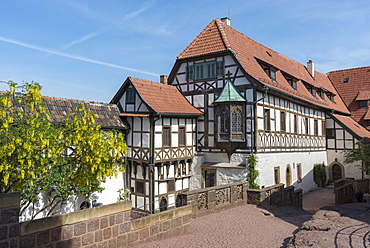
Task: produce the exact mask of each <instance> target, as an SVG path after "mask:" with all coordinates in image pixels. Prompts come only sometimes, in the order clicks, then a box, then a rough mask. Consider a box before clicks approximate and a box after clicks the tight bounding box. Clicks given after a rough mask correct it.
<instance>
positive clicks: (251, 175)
mask: <svg viewBox="0 0 370 248" xmlns="http://www.w3.org/2000/svg"><path fill="white" fill-rule="evenodd" d="M256 165H257V158H256V156H255V155H254V154H251V155H250V156H249V157H248V166H249V168H248V177H247V180H248V182H249V188H251V189H259V188H260V186H259V185H258V184H257V183H256V179H257V177H258V175H259V173H258V171H257V170H256Z"/></svg>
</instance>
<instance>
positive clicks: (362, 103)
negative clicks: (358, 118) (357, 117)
mask: <svg viewBox="0 0 370 248" xmlns="http://www.w3.org/2000/svg"><path fill="white" fill-rule="evenodd" d="M367 106H368V101H358V108H359V109H367Z"/></svg>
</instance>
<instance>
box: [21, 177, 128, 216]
mask: <svg viewBox="0 0 370 248" xmlns="http://www.w3.org/2000/svg"><path fill="white" fill-rule="evenodd" d="M101 186H102V187H103V188H105V189H104V190H103V191H102V192H101V193H97V192H96V193H93V194H92V195H91V197H90V204H92V201H93V200H96V203H101V204H103V205H107V204H111V203H115V202H117V198H118V192H117V191H118V190H119V189H121V188H124V173H122V172H120V173H118V176H117V178H116V177H112V178H107V180H106V182H105V183H102V185H101ZM39 199H40V200H39V202H37V203H36V204H35V208H34V211H38V210H40V209H42V208H43V207H44V206H45V204H46V203H47V197H46V195H45V194H40V195H39ZM85 200H86V199H85V197H83V196H78V197H77V196H71V197H69V199H68V200H67V202H66V203H65V204H63V205H59V206H57V207H56V208H55V209H54V211H53V212H58V213H59V214H64V213H70V212H74V211H77V210H79V208H80V205H81V203H82V202H83V201H85ZM32 208H33V207H32V205H31V206H29V207H28V208H27V209H26V210H25V211H24V213H23V214H22V215H21V216H20V217H19V220H20V221H21V222H24V221H27V220H30V219H31V216H32ZM48 211H49V209H46V210H45V211H43V212H41V213H40V214H39V215H37V216H36V218H35V219H40V218H44V217H46V215H47V212H48Z"/></svg>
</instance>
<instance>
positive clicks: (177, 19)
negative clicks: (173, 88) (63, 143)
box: [0, 0, 370, 102]
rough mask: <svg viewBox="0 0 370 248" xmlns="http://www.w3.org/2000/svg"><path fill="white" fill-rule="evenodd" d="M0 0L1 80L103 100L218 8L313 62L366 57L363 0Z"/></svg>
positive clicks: (165, 58)
mask: <svg viewBox="0 0 370 248" xmlns="http://www.w3.org/2000/svg"><path fill="white" fill-rule="evenodd" d="M0 9H1V17H0V20H1V21H0V51H1V60H0V81H8V80H13V81H15V82H17V83H18V84H21V83H22V82H24V81H26V82H30V81H37V82H39V83H40V84H41V85H42V86H43V90H42V94H43V95H47V96H55V97H63V98H73V99H80V100H90V101H98V102H109V101H110V100H111V99H112V97H113V96H114V94H115V93H116V91H117V90H118V89H119V87H120V86H121V84H122V82H123V81H124V80H125V79H126V78H127V77H128V76H133V77H139V78H144V79H147V80H152V81H158V80H159V75H161V74H169V72H170V71H171V68H172V66H173V64H174V62H175V60H176V56H177V55H179V54H180V53H181V52H182V50H184V49H185V48H186V46H187V45H188V44H189V43H190V42H191V41H192V40H193V39H194V38H195V37H196V36H197V35H198V34H199V33H200V32H201V31H202V30H203V29H204V28H205V27H206V26H207V25H208V24H209V23H210V22H211V20H212V19H214V18H222V17H225V16H229V17H230V18H231V26H233V27H234V28H236V29H237V30H239V31H241V32H242V33H244V34H245V35H247V36H249V37H250V38H252V39H254V40H256V41H258V42H260V43H261V44H263V45H266V46H268V47H270V48H272V49H274V50H276V51H277V52H279V53H281V54H284V55H286V56H288V57H290V58H292V59H294V60H296V61H298V62H300V63H303V64H305V63H306V62H307V60H308V59H311V60H313V61H314V62H315V69H316V70H317V71H320V72H323V73H327V72H328V71H331V70H339V69H345V68H352V67H359V66H369V65H370V32H369V24H370V15H369V13H370V5H369V4H368V1H366V0H356V1H352V0H351V1H344V0H320V1H319V0H310V1H300V0H281V1H279V0H275V1H271V0H259V1H250V0H249V1H246V0H243V1H239V0H223V1H219V0H203V1H202V0H198V1H165V0H149V1H139V0H136V1H133V0H132V1H131V0H105V1H102V0H101V1H99V0H90V1H89V0H52V1H50V0H2V1H0ZM5 89H6V87H5V84H0V90H5Z"/></svg>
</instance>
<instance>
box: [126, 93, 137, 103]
mask: <svg viewBox="0 0 370 248" xmlns="http://www.w3.org/2000/svg"><path fill="white" fill-rule="evenodd" d="M126 103H135V91H134V90H128V91H127V92H126Z"/></svg>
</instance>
